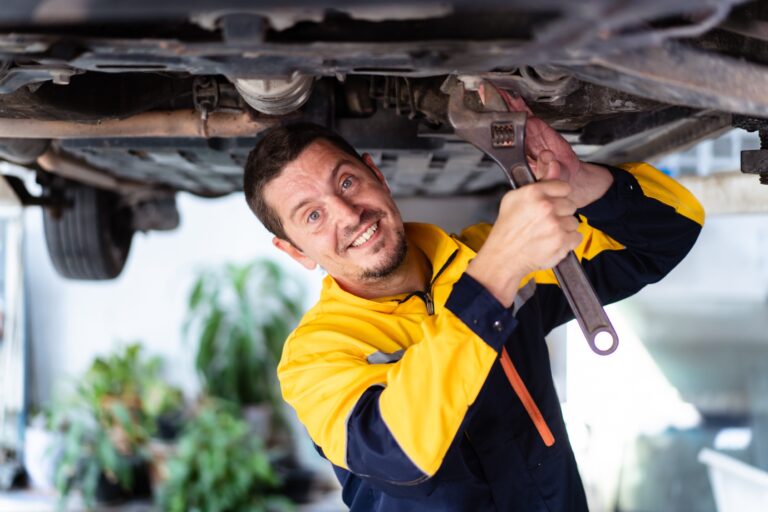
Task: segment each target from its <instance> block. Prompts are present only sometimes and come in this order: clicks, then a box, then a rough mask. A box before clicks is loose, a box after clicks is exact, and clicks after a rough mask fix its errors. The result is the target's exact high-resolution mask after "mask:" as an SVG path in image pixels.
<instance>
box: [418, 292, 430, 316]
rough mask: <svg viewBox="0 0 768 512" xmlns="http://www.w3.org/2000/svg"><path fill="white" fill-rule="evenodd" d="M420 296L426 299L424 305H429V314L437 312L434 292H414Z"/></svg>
mask: <svg viewBox="0 0 768 512" xmlns="http://www.w3.org/2000/svg"><path fill="white" fill-rule="evenodd" d="M413 295H416V296H417V297H418V298H420V299H421V300H423V301H424V305H425V306H426V307H427V314H428V315H429V316H432V315H434V314H435V301H434V299H433V298H432V294H431V293H430V292H429V291H426V292H413Z"/></svg>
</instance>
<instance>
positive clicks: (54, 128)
mask: <svg viewBox="0 0 768 512" xmlns="http://www.w3.org/2000/svg"><path fill="white" fill-rule="evenodd" d="M277 124H279V120H278V119H271V118H257V117H252V116H251V115H250V114H248V113H240V114H232V113H225V112H213V113H211V114H210V115H209V116H208V120H207V123H206V125H207V137H252V136H254V135H257V134H259V133H261V132H262V131H264V130H266V129H268V128H271V127H272V126H275V125H277ZM0 137H7V138H23V139H26V138H30V139H87V138H106V137H110V138H113V137H114V138H119V137H206V135H205V134H204V132H203V130H202V129H201V125H200V114H199V113H198V112H197V111H195V110H191V109H190V110H175V111H163V112H145V113H142V114H137V115H135V116H131V117H127V118H125V119H109V120H106V121H100V122H95V123H82V122H72V121H42V120H34V119H8V118H5V119H0Z"/></svg>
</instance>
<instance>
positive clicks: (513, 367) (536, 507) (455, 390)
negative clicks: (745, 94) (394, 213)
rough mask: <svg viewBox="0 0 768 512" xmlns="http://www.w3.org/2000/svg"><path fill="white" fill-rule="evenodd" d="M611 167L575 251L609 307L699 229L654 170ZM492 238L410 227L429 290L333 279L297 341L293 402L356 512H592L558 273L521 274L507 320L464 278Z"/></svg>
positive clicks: (287, 358)
mask: <svg viewBox="0 0 768 512" xmlns="http://www.w3.org/2000/svg"><path fill="white" fill-rule="evenodd" d="M609 170H610V171H611V173H612V174H613V177H614V182H613V184H612V185H611V187H610V188H609V189H608V191H607V193H606V194H605V195H604V196H603V197H602V198H600V199H599V200H597V201H595V202H594V203H592V204H590V205H588V206H587V207H585V208H582V209H580V210H579V211H578V212H577V213H578V215H579V217H580V219H581V221H582V222H581V224H580V228H579V231H580V232H581V233H582V234H583V240H582V242H581V244H580V245H579V247H578V248H577V249H576V251H575V252H576V255H577V257H578V258H579V259H580V260H581V262H582V265H583V266H584V270H585V271H586V273H587V275H588V277H589V279H590V281H591V282H592V283H593V285H594V287H595V290H596V291H597V293H598V295H599V297H600V299H601V301H602V303H603V304H608V303H611V302H615V301H617V300H620V299H623V298H625V297H627V296H629V295H632V294H633V293H635V292H637V291H638V290H639V289H640V288H642V287H643V286H644V285H646V284H648V283H652V282H655V281H658V280H659V279H661V278H662V277H663V276H665V275H666V274H667V273H668V272H669V271H670V270H671V269H672V268H673V267H675V265H677V263H678V262H680V261H681V260H682V258H683V257H684V256H685V255H686V254H687V253H688V251H689V250H690V248H691V247H692V246H693V244H694V242H695V240H696V238H697V236H698V234H699V232H700V229H701V226H702V225H703V222H704V212H703V210H702V208H701V206H700V204H699V203H698V202H697V201H696V199H695V198H694V197H693V196H692V195H691V194H690V193H689V192H688V191H687V190H685V189H684V188H683V187H682V186H681V185H679V184H678V183H677V182H675V181H674V180H672V179H671V178H669V177H667V176H666V175H664V174H663V173H661V172H660V171H658V170H656V169H654V168H653V167H651V166H650V165H647V164H625V165H623V166H622V168H616V167H609ZM490 229H491V226H490V225H487V224H486V225H475V226H472V227H470V228H468V229H466V230H464V231H463V232H462V234H461V235H460V236H449V235H447V234H446V233H444V232H443V231H442V230H440V229H439V228H437V227H435V226H432V225H427V224H406V237H407V240H408V243H409V244H410V246H411V247H417V248H419V249H420V250H421V251H423V252H424V254H426V256H427V257H428V258H429V260H430V262H431V265H432V278H431V281H430V283H429V286H428V287H427V289H426V290H424V291H415V292H413V293H410V294H407V295H402V296H395V297H382V298H380V299H377V300H367V299H363V298H360V297H357V296H354V295H352V294H350V293H347V292H346V291H344V290H343V289H342V288H341V287H340V286H339V285H338V284H337V283H336V282H335V281H334V280H333V278H331V277H330V276H328V277H326V278H325V280H324V282H323V289H322V292H321V297H320V299H319V301H318V303H317V304H316V305H315V306H314V307H313V308H312V309H311V310H310V311H309V312H308V313H307V314H306V315H305V316H304V318H303V319H302V321H301V323H300V325H299V326H298V327H297V328H296V330H295V331H294V332H293V333H292V334H291V336H290V337H289V338H288V340H287V341H286V344H285V348H284V351H283V356H282V360H281V362H280V365H279V368H278V376H279V379H280V383H281V388H282V393H283V396H284V398H285V400H286V401H287V402H288V403H289V404H290V405H291V406H292V407H293V408H294V409H295V410H296V412H297V413H298V417H299V419H300V420H301V422H302V423H303V424H304V425H305V427H306V428H307V430H308V432H309V435H310V436H311V438H312V440H313V441H314V443H315V445H316V447H317V448H318V450H319V451H320V453H321V454H322V455H323V456H324V457H325V458H327V459H328V460H329V461H330V462H331V463H332V464H333V468H334V470H335V472H336V475H337V477H338V479H339V481H340V482H341V484H342V486H343V492H342V497H343V500H344V502H345V503H346V504H347V505H348V506H349V507H350V509H351V510H352V511H353V512H358V511H361V512H362V511H365V512H369V511H381V512H408V511H430V510H439V511H456V512H459V511H472V512H477V511H486V510H488V511H495V510H498V511H518V510H519V511H526V512H527V511H569V512H576V511H580V510H586V509H587V503H586V498H585V494H584V490H583V485H582V482H581V479H580V477H579V473H578V470H577V467H576V461H575V459H574V455H573V451H572V449H571V446H570V443H569V440H568V436H567V433H566V430H565V425H564V422H563V417H562V412H561V409H560V404H559V401H558V397H557V395H556V393H555V388H554V384H553V380H552V374H551V368H550V361H549V355H548V352H547V346H546V344H545V341H544V336H545V335H546V334H547V333H548V332H549V331H551V330H552V329H553V328H554V327H556V326H558V325H560V324H562V323H564V322H566V321H568V320H570V319H572V313H571V310H570V308H569V306H568V304H567V302H566V299H565V297H564V295H563V293H562V291H561V290H560V288H559V286H558V284H557V281H556V280H555V277H554V274H553V272H552V270H544V271H538V272H535V273H532V274H530V275H528V276H526V277H525V278H524V279H523V280H522V282H521V283H520V287H519V290H518V293H517V296H516V298H515V302H514V305H513V307H512V308H509V309H507V308H505V307H503V306H502V305H501V304H500V303H499V302H498V301H497V300H496V298H495V297H494V296H493V295H491V294H490V293H489V292H488V291H487V290H486V289H485V288H484V287H483V286H481V285H480V284H479V283H478V282H477V281H475V280H474V279H473V278H472V277H471V276H469V275H467V274H466V273H465V269H466V268H467V264H468V263H469V261H470V260H471V259H472V258H473V257H474V256H475V254H476V251H477V250H479V249H480V247H481V246H482V243H483V241H484V240H485V238H486V237H487V235H488V233H489V232H490ZM502 347H506V352H507V353H508V354H509V358H508V359H507V360H504V359H506V358H501V357H500V354H501V353H502ZM505 367H506V369H505Z"/></svg>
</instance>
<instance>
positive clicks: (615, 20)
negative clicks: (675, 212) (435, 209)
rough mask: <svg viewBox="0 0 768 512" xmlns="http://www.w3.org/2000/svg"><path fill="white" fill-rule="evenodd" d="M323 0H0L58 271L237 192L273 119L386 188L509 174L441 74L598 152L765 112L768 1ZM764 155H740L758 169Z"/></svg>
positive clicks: (748, 123)
mask: <svg viewBox="0 0 768 512" xmlns="http://www.w3.org/2000/svg"><path fill="white" fill-rule="evenodd" d="M330 5H331V7H328V6H323V7H320V6H318V5H316V3H314V2H309V1H305V2H297V1H292V2H285V1H283V2H279V1H267V2H258V3H256V2H249V1H245V0H240V1H232V0H222V1H218V2H212V1H205V0H198V1H185V2H182V1H180V0H173V1H165V2H157V1H156V0H155V1H153V2H150V1H147V0H135V1H132V2H130V3H125V2H117V1H115V0H112V1H108V0H91V1H88V2H72V1H67V0H49V1H45V0H40V1H37V2H35V1H24V0H14V1H10V2H4V7H3V10H2V11H0V157H2V158H4V159H6V160H8V161H12V162H15V163H18V164H21V165H24V166H26V167H28V168H30V169H32V170H33V171H34V172H36V173H37V179H38V181H39V183H41V185H42V186H43V190H44V194H43V197H42V198H32V197H27V202H28V203H29V204H42V205H43V206H44V207H45V209H46V217H45V218H46V233H47V238H48V243H49V249H51V255H52V258H53V261H54V265H55V266H56V268H57V269H58V270H59V272H60V273H62V274H63V275H65V276H67V277H74V278H87V279H101V278H109V277H114V276H115V275H117V274H119V272H120V269H121V268H122V263H123V262H124V260H125V257H127V253H128V249H129V247H130V240H131V235H132V233H133V232H134V231H136V230H142V231H147V230H153V229H172V228H173V227H175V226H176V225H177V224H178V213H177V212H176V208H175V202H174V196H175V194H176V193H177V192H179V191H186V192H190V193H193V194H197V195H200V196H206V197H217V196H221V195H225V194H229V193H232V192H235V191H238V190H241V188H242V167H243V164H244V162H245V158H246V156H247V154H248V152H249V151H250V149H251V148H252V147H253V145H254V143H255V142H256V140H257V139H258V137H259V135H260V133H262V132H263V131H264V130H266V129H268V128H269V127H272V126H275V125H278V124H281V123H288V122H293V121H297V120H309V121H314V122H318V123H322V124H325V125H327V126H330V127H332V128H333V129H335V130H336V131H338V132H339V133H340V134H341V135H342V136H344V137H346V138H347V139H348V140H349V141H350V142H351V143H352V144H353V145H354V146H355V147H357V148H359V149H360V150H361V151H366V152H369V153H371V154H372V155H373V156H374V159H375V160H376V162H377V164H378V165H379V166H380V168H381V169H382V171H383V173H384V174H385V176H386V177H387V179H388V181H389V183H390V186H391V188H392V190H393V192H394V193H395V194H396V195H399V196H414V195H430V196H455V195H466V194H482V193H487V192H490V191H493V190H495V189H498V188H499V187H503V186H504V183H505V178H504V176H503V174H502V173H500V172H497V171H495V170H494V165H495V164H493V163H492V162H491V160H489V159H488V158H487V157H485V156H484V155H482V154H481V153H479V152H478V151H477V150H476V149H474V148H473V147H472V146H470V145H468V144H467V143H466V142H464V141H462V140H460V139H459V138H457V137H456V136H455V135H454V134H453V131H452V129H451V126H450V124H449V123H448V122H447V117H446V107H447V101H448V97H447V96H446V95H445V94H443V93H442V92H441V85H442V84H443V82H444V81H445V79H446V78H447V77H448V76H452V75H458V76H468V77H483V78H491V79H493V80H494V82H495V83H496V84H499V85H501V86H503V87H505V88H507V89H509V90H512V91H514V92H515V93H517V94H520V95H521V96H522V97H523V98H524V99H525V100H526V102H527V104H528V105H529V106H530V108H531V109H532V110H533V112H534V113H535V114H536V115H537V116H539V117H541V118H543V119H544V120H546V121H548V122H549V123H551V124H552V125H553V126H554V127H555V128H557V129H558V130H559V131H560V132H561V133H563V134H564V136H565V137H566V139H567V140H569V142H571V143H572V144H573V145H574V147H575V148H576V150H577V153H578V154H579V155H580V156H581V157H582V158H584V159H590V160H592V161H597V162H605V163H614V162H619V161H635V160H644V159H650V158H653V157H657V156H660V155H662V154H664V153H668V152H671V151H674V150H679V149H681V148H684V147H686V146H689V145H691V144H693V143H695V142H696V141H698V140H701V139H702V138H706V137H712V136H715V135H717V134H719V133H721V132H723V131H725V130H728V129H730V128H731V127H733V126H737V127H743V128H747V129H750V130H764V129H765V128H767V127H766V125H765V121H764V119H763V118H768V94H766V93H765V92H764V90H765V89H764V85H763V84H765V83H766V82H767V81H768V80H767V79H768V2H759V1H758V2H754V1H753V2H745V1H743V0H672V1H669V0H667V1H660V0H642V1H638V0H625V1H610V0H583V1H581V2H568V1H565V0H538V1H536V2H532V1H523V0H519V1H515V0H506V1H490V0H475V1H473V2H464V1H421V2H383V1H368V2H351V1H342V2H330ZM766 133H768V132H766ZM761 156H762V153H761V152H760V151H758V152H757V154H756V155H752V157H751V160H749V161H748V162H745V165H744V169H743V170H744V171H745V172H754V173H759V172H760V170H761V165H760V162H761V161H762V160H761ZM764 178H765V179H767V180H768V176H767V175H764ZM755 183H756V184H757V180H756V181H755ZM12 184H13V185H14V187H15V188H16V189H17V190H18V191H19V193H20V194H22V195H23V194H24V191H23V190H22V189H21V185H20V184H19V183H18V182H17V181H14V182H13V183H12ZM82 205H85V206H82ZM79 210H82V211H79ZM75 214H77V215H76V219H75V217H73V216H75ZM93 219H101V220H100V221H99V223H96V222H95V221H94V220H93ZM61 222H65V223H67V222H68V223H69V225H68V227H66V228H65V227H64V225H63V224H61ZM96 224H98V225H96ZM94 230H96V231H97V232H98V233H100V234H99V235H97V236H96V235H94V236H91V235H88V236H86V235H87V234H88V232H93V231H94ZM73 233H80V234H79V235H73ZM105 233H107V234H105ZM109 233H111V235H109ZM83 244H85V245H89V246H90V249H88V250H87V251H85V253H88V254H91V253H93V254H91V255H86V256H82V254H83V251H82V250H81V249H82V246H83ZM73 251H74V252H73ZM75 253H77V254H79V256H77V257H74V256H72V254H75ZM73 258H74V259H75V260H77V261H76V263H73ZM94 262H95V263H97V264H93V265H92V263H94Z"/></svg>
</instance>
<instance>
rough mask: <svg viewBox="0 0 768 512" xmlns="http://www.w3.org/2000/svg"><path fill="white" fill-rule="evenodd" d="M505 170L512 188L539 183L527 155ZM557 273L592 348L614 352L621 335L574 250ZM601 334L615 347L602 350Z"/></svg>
mask: <svg viewBox="0 0 768 512" xmlns="http://www.w3.org/2000/svg"><path fill="white" fill-rule="evenodd" d="M518 147H521V146H518ZM502 168H504V170H505V171H506V174H507V178H509V183H510V185H512V188H519V187H522V186H524V185H529V184H531V183H534V182H535V181H536V176H534V174H533V172H532V171H531V169H530V167H528V163H527V162H526V161H525V160H524V156H522V157H521V156H520V155H518V157H517V161H516V162H515V163H513V164H512V165H508V166H504V165H502ZM553 270H554V272H555V277H556V278H557V282H558V283H559V284H560V289H561V290H562V291H563V294H564V295H565V298H566V300H567V301H568V305H569V306H571V310H572V311H573V314H574V316H575V317H576V321H577V322H578V323H579V327H581V332H582V333H584V337H585V338H586V339H587V343H588V344H589V346H590V348H591V349H592V350H593V351H594V352H595V353H597V354H600V355H602V356H607V355H608V354H611V353H613V352H614V351H615V350H616V349H617V348H618V347H619V336H618V335H617V334H616V331H615V330H614V328H613V325H612V324H611V321H610V320H609V319H608V315H607V314H606V313H605V309H603V306H602V304H600V299H598V297H597V293H595V289H594V288H593V287H592V283H590V282H589V279H587V275H586V274H585V273H584V268H583V267H582V266H581V263H579V260H578V258H576V255H575V254H574V253H573V251H570V252H569V253H568V255H567V256H566V257H565V258H564V259H563V260H562V261H561V262H560V263H558V264H557V265H556V266H555V268H554V269H553ZM601 333H606V334H608V335H610V336H611V344H610V345H609V346H608V347H607V348H606V347H602V342H601V344H600V345H601V346H598V344H597V337H598V335H600V334H601ZM601 341H602V340H601Z"/></svg>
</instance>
